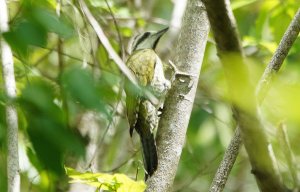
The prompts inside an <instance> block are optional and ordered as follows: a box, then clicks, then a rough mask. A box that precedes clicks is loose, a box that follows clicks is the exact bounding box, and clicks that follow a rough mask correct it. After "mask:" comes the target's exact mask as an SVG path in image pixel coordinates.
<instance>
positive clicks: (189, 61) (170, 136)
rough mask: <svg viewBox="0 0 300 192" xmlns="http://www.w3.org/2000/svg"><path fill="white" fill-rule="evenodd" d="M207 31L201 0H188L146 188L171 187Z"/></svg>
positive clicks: (192, 99) (152, 189)
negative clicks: (155, 164) (155, 165)
mask: <svg viewBox="0 0 300 192" xmlns="http://www.w3.org/2000/svg"><path fill="white" fill-rule="evenodd" d="M208 32H209V26H208V20H207V17H206V13H205V9H204V6H203V4H202V2H201V1H200V0H189V1H188V3H187V8H186V11H185V14H184V17H183V22H182V28H181V31H180V35H179V39H178V43H177V47H176V51H175V53H176V54H175V55H176V56H175V59H174V63H175V65H176V66H177V67H178V68H179V70H180V71H181V72H184V73H186V74H188V75H180V74H178V75H176V77H175V80H174V81H173V83H172V88H171V90H170V91H169V93H168V95H167V97H166V100H165V105H164V110H163V113H162V117H161V119H160V122H159V126H158V132H157V147H158V162H159V165H158V169H157V171H156V172H155V173H154V175H153V176H152V177H151V178H150V179H149V180H148V183H147V184H148V187H147V190H146V191H170V190H171V187H172V184H173V180H174V178H175V174H176V170H177V166H178V163H179V159H180V155H181V152H182V148H183V145H184V142H185V135H186V131H187V126H188V123H189V119H190V114H191V111H192V108H193V103H194V98H195V94H196V89H197V84H198V79H199V75H200V69H201V64H202V60H203V56H204V51H205V46H206V42H207V36H208Z"/></svg>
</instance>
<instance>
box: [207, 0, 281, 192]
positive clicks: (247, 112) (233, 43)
mask: <svg viewBox="0 0 300 192" xmlns="http://www.w3.org/2000/svg"><path fill="white" fill-rule="evenodd" d="M204 4H205V6H206V10H207V15H208V18H209V21H210V24H211V28H212V31H213V34H214V38H215V40H216V44H217V50H218V54H219V57H220V59H221V61H222V64H223V68H224V73H225V76H226V80H227V84H228V86H229V89H230V92H231V98H232V108H233V114H234V118H235V120H236V121H237V123H238V125H239V127H240V132H241V138H242V140H243V143H244V145H245V148H246V151H247V153H248V157H249V160H250V163H251V167H252V173H253V174H254V176H255V178H256V181H257V184H258V187H259V189H260V190H261V191H274V192H275V191H278V192H279V191H284V190H285V187H284V186H283V185H282V183H281V182H280V179H279V178H278V174H277V173H276V169H275V167H274V164H273V161H272V157H271V154H272V153H271V147H270V144H269V142H268V140H267V137H266V134H265V131H264V127H263V125H262V123H261V122H260V121H259V118H258V114H257V109H256V100H255V94H254V89H253V87H252V86H251V83H250V77H249V74H248V69H247V67H246V65H245V63H244V61H243V53H242V47H241V43H240V40H239V38H238V32H237V29H236V23H235V18H234V15H233V13H232V10H231V9H230V2H229V0H215V1H209V0H204Z"/></svg>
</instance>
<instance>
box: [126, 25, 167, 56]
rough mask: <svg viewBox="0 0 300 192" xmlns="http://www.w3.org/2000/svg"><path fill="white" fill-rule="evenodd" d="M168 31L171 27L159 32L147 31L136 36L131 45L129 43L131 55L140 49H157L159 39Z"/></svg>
mask: <svg viewBox="0 0 300 192" xmlns="http://www.w3.org/2000/svg"><path fill="white" fill-rule="evenodd" d="M168 29H169V27H167V28H164V29H162V30H160V31H157V32H150V31H147V32H144V33H142V34H139V35H137V36H135V37H134V38H133V40H132V41H131V43H129V49H128V51H129V53H130V54H131V53H132V52H134V51H136V50H140V49H155V47H156V45H157V43H158V41H159V39H160V38H161V36H162V35H163V34H165V33H166V32H167V31H168Z"/></svg>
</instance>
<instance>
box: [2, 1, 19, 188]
mask: <svg viewBox="0 0 300 192" xmlns="http://www.w3.org/2000/svg"><path fill="white" fill-rule="evenodd" d="M8 30H9V26H8V9H7V5H6V2H5V0H0V32H1V34H2V33H4V32H7V31H8ZM0 41H1V42H0V48H1V56H2V57H1V59H2V73H3V74H2V75H3V81H4V89H5V94H6V96H7V97H8V99H9V103H7V105H6V124H7V153H8V154H7V176H8V192H19V191H20V174H19V154H18V115H17V109H16V107H15V106H14V105H13V104H12V103H11V99H14V98H15V97H16V82H15V76H14V62H13V55H12V51H11V48H10V47H9V45H8V44H7V43H6V42H5V40H4V39H3V38H1V40H0Z"/></svg>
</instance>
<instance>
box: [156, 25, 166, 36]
mask: <svg viewBox="0 0 300 192" xmlns="http://www.w3.org/2000/svg"><path fill="white" fill-rule="evenodd" d="M168 29H169V27H166V28H164V29H162V30H160V31H158V32H157V33H155V36H156V37H157V38H160V37H161V36H162V35H163V34H165V33H166V32H167V31H168Z"/></svg>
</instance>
